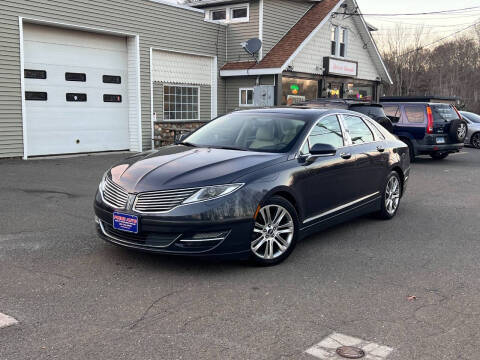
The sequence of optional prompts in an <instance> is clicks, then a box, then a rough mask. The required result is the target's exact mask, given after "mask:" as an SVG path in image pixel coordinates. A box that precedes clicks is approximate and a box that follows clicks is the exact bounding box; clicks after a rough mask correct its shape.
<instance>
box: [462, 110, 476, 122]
mask: <svg viewBox="0 0 480 360" xmlns="http://www.w3.org/2000/svg"><path fill="white" fill-rule="evenodd" d="M462 115H463V116H465V117H466V118H467V119H468V120H470V121H471V122H474V123H476V124H480V115H477V114H474V113H471V112H466V111H462Z"/></svg>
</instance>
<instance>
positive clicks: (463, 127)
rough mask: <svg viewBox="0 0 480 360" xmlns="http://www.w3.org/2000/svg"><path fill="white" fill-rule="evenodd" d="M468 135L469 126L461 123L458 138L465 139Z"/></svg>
mask: <svg viewBox="0 0 480 360" xmlns="http://www.w3.org/2000/svg"><path fill="white" fill-rule="evenodd" d="M466 135H467V126H466V125H465V124H464V123H461V124H460V126H459V127H458V129H457V136H458V139H459V140H463V139H465V136H466Z"/></svg>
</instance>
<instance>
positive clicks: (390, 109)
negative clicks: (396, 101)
mask: <svg viewBox="0 0 480 360" xmlns="http://www.w3.org/2000/svg"><path fill="white" fill-rule="evenodd" d="M383 108H384V110H385V114H386V115H387V116H388V118H389V119H390V121H391V122H392V123H398V122H399V121H400V108H399V107H398V106H397V105H385V106H384V107H383Z"/></svg>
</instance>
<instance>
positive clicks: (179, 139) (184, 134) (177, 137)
mask: <svg viewBox="0 0 480 360" xmlns="http://www.w3.org/2000/svg"><path fill="white" fill-rule="evenodd" d="M190 134H191V133H190V132H184V133H183V134H180V135H179V136H178V135H177V136H176V137H175V145H178V144H180V143H181V142H183V140H185V139H186V138H187V137H189V136H190Z"/></svg>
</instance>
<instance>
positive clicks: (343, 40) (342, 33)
mask: <svg viewBox="0 0 480 360" xmlns="http://www.w3.org/2000/svg"><path fill="white" fill-rule="evenodd" d="M347 37H348V30H347V29H341V30H340V57H345V51H346V44H347Z"/></svg>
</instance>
